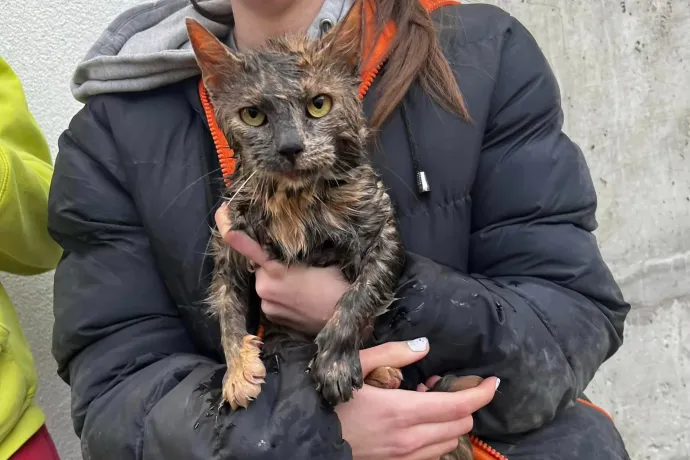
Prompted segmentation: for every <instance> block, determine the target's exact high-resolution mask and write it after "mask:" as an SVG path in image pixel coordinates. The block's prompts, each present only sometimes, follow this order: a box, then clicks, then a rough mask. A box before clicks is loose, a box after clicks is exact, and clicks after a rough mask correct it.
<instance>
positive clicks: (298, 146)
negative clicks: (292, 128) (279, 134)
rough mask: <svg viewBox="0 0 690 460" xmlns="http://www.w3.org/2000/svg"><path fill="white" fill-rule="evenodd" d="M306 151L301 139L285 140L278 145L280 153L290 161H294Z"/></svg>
mask: <svg viewBox="0 0 690 460" xmlns="http://www.w3.org/2000/svg"><path fill="white" fill-rule="evenodd" d="M303 151H304V144H302V142H300V141H293V142H284V143H282V144H281V145H280V146H279V147H278V153H279V154H280V155H282V156H284V157H285V158H287V159H288V160H290V161H294V160H295V158H297V157H298V156H299V155H300V154H301V153H302V152H303Z"/></svg>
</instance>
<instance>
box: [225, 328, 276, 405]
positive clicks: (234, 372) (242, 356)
mask: <svg viewBox="0 0 690 460" xmlns="http://www.w3.org/2000/svg"><path fill="white" fill-rule="evenodd" d="M260 344H261V341H260V340H259V338H258V337H256V336H253V335H247V336H245V337H244V338H243V339H242V348H241V349H240V352H239V356H238V357H237V359H235V360H233V362H231V363H228V370H227V372H226V373H225V376H224V377H223V402H228V403H229V404H230V407H231V409H232V410H236V409H238V408H239V407H244V408H246V407H247V406H249V403H250V402H251V401H253V400H254V399H256V398H257V397H258V396H259V394H260V393H261V384H262V383H264V379H265V378H266V367H265V366H264V363H263V362H262V361H261V356H260V353H261V351H260V349H259V346H260Z"/></svg>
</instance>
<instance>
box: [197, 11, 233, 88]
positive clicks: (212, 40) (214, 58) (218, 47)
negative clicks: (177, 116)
mask: <svg viewBox="0 0 690 460" xmlns="http://www.w3.org/2000/svg"><path fill="white" fill-rule="evenodd" d="M186 24H187V34H188V35H189V41H190V42H191V44H192V49H193V50H194V56H195V57H196V61H197V63H198V64H199V68H200V69H201V77H202V79H203V80H204V84H205V85H206V86H207V87H213V86H215V85H217V84H218V82H219V81H220V79H221V78H222V77H227V76H229V75H231V74H232V73H233V72H234V71H236V70H239V68H240V66H241V65H242V60H241V59H240V58H239V57H238V56H236V55H235V54H234V53H233V52H232V51H230V48H228V47H227V46H225V45H224V44H223V42H221V41H220V40H219V39H218V38H217V37H216V36H215V35H213V33H211V32H210V31H209V30H208V29H207V28H206V27H204V26H202V25H201V24H200V23H199V22H197V21H195V20H194V19H191V18H187V20H186Z"/></svg>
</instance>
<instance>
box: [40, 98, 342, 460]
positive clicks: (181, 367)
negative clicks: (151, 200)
mask: <svg viewBox="0 0 690 460" xmlns="http://www.w3.org/2000/svg"><path fill="white" fill-rule="evenodd" d="M107 101H108V99H105V100H104V99H99V98H95V99H93V100H92V101H91V102H89V104H88V105H87V106H86V107H85V108H84V109H83V110H82V111H81V112H80V113H79V114H77V116H76V117H75V118H74V119H73V121H72V123H71V124H70V127H69V129H68V130H67V131H66V132H65V133H64V134H63V135H62V136H61V138H60V141H59V154H58V157H57V160H56V167H55V174H54V180H53V183H52V188H51V194H50V200H49V228H50V232H51V234H52V236H53V237H54V238H55V240H57V241H58V242H59V244H60V245H61V246H62V247H63V248H64V257H63V259H62V260H61V262H60V263H59V266H58V268H57V272H56V275H55V304H54V312H55V327H54V333H53V353H54V355H55V357H56V359H57V362H58V365H59V374H60V376H61V377H62V378H63V379H64V380H65V381H66V382H67V383H68V384H70V385H71V389H72V415H73V420H74V426H75V430H76V432H77V434H78V435H79V436H80V437H81V442H82V449H83V453H84V458H86V459H98V460H110V459H112V460H127V459H138V460H158V459H163V458H181V459H182V458H183V459H185V460H195V459H199V460H209V459H215V458H223V459H245V458H252V459H266V460H270V459H283V458H317V459H336V460H340V459H342V460H348V459H351V452H350V448H349V446H348V445H347V444H346V443H344V442H343V441H342V435H341V432H340V425H339V423H338V420H337V416H336V415H335V413H334V412H332V411H330V412H328V411H325V410H323V409H321V406H320V404H319V401H320V400H319V399H318V393H317V392H316V391H315V389H314V388H313V385H312V384H311V382H310V381H309V380H308V378H309V377H308V375H307V374H306V373H305V372H304V367H305V366H304V365H301V366H300V365H299V364H286V362H287V361H288V360H287V359H283V358H284V357H282V356H278V357H271V358H270V359H271V360H272V362H271V363H269V364H270V365H271V366H273V370H274V371H272V372H270V373H269V375H268V377H267V381H266V384H265V385H264V387H263V391H262V395H261V398H259V399H258V400H257V401H255V404H252V405H251V406H250V408H249V409H248V410H243V411H239V412H237V413H235V414H232V415H230V414H228V413H227V409H223V410H222V411H221V412H220V413H217V412H216V411H215V407H216V406H217V402H218V399H219V398H218V397H219V395H218V393H219V391H218V389H219V387H220V382H221V379H222V376H223V373H224V369H225V368H224V366H222V365H220V364H219V363H216V362H213V361H212V360H210V359H207V358H205V357H203V356H201V355H199V354H198V352H197V350H196V349H195V346H194V344H193V343H192V341H191V339H190V337H189V336H188V334H187V331H186V329H185V326H184V325H183V322H182V320H181V319H180V317H179V312H178V309H177V308H176V306H175V305H174V304H173V302H172V300H171V298H170V296H169V294H168V291H167V289H166V286H165V283H164V281H163V279H162V278H161V276H160V275H159V271H158V269H157V267H156V263H155V261H154V259H153V256H152V252H151V249H150V243H149V240H148V237H147V233H146V231H145V229H144V228H143V227H142V225H141V223H140V220H139V217H138V213H137V209H135V206H134V204H133V202H132V200H131V198H130V196H129V195H128V192H127V188H128V185H127V179H126V177H125V175H124V173H123V168H122V165H121V163H120V159H119V153H118V150H117V142H116V141H115V140H114V139H113V136H112V135H111V133H110V131H109V128H108V121H107V116H106V115H105V114H106V113H107V109H106V108H105V107H104V106H106V105H107V103H108V102H107ZM289 361H290V362H295V360H294V359H290V360H289ZM296 362H298V363H299V360H297V361H296ZM286 387H289V389H286ZM214 388H215V389H216V392H215V393H216V396H215V397H214V392H213V389H214ZM288 399H289V400H288ZM225 407H227V406H225ZM302 419H304V420H302ZM286 420H289V422H286Z"/></svg>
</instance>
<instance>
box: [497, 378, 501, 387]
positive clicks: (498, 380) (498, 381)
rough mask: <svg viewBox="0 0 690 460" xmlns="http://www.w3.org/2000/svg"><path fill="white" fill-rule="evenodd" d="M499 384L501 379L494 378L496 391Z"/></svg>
mask: <svg viewBox="0 0 690 460" xmlns="http://www.w3.org/2000/svg"><path fill="white" fill-rule="evenodd" d="M500 384H501V379H499V378H498V377H496V389H497V390H498V386H499V385H500Z"/></svg>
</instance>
